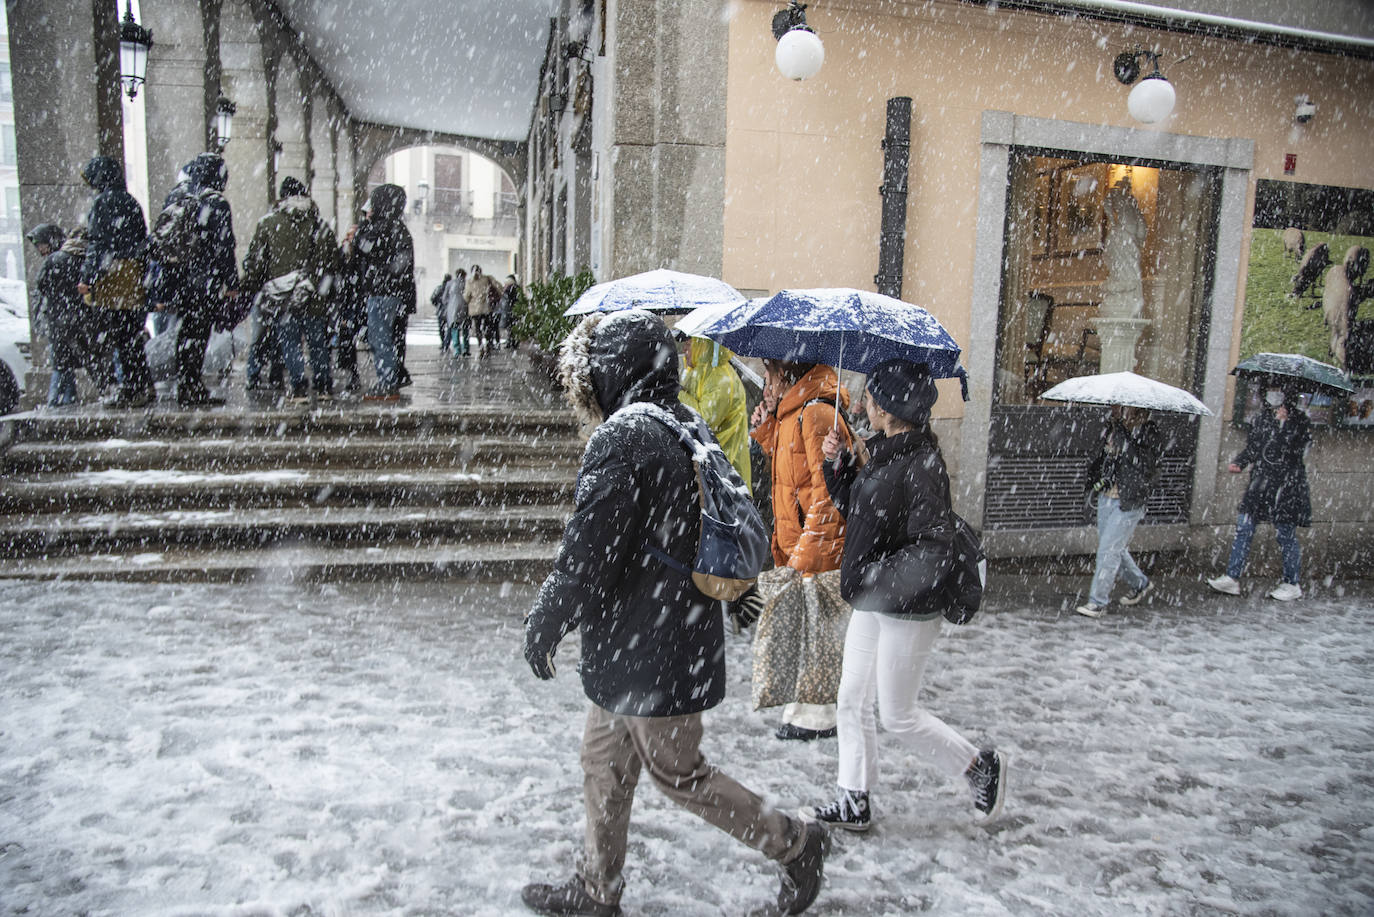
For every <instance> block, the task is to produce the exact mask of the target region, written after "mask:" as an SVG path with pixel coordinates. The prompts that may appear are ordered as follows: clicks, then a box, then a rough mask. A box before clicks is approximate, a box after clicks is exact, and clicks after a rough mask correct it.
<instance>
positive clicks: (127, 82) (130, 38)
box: [119, 0, 153, 99]
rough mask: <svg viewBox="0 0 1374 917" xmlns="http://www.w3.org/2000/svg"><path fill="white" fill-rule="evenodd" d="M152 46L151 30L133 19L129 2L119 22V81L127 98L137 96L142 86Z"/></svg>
mask: <svg viewBox="0 0 1374 917" xmlns="http://www.w3.org/2000/svg"><path fill="white" fill-rule="evenodd" d="M152 46H153V30H152V29H145V28H144V27H143V26H141V25H139V24H138V20H137V19H135V18H134V4H133V0H130V2H129V3H128V4H126V5H125V7H124V18H123V19H121V20H120V21H119V80H120V82H121V83H123V84H124V91H125V92H127V93H128V94H129V98H131V99H132V98H134V97H135V96H137V95H138V87H139V86H142V85H143V80H144V76H145V75H146V74H147V72H148V50H149V49H150V48H152Z"/></svg>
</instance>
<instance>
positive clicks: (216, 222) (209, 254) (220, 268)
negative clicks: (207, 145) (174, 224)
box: [182, 153, 239, 301]
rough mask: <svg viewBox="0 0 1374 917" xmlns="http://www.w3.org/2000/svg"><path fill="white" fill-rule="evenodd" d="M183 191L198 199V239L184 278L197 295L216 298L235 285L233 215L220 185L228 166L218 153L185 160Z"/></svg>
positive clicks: (225, 183)
mask: <svg viewBox="0 0 1374 917" xmlns="http://www.w3.org/2000/svg"><path fill="white" fill-rule="evenodd" d="M182 171H183V172H185V174H186V179H187V184H186V187H187V191H188V192H189V193H190V194H193V195H195V196H196V197H197V198H198V199H199V200H200V216H199V222H200V225H201V231H200V241H199V242H198V244H197V245H196V248H195V252H194V254H193V255H192V256H191V259H190V264H189V266H188V268H187V271H186V275H187V282H188V283H189V284H190V285H191V286H192V287H193V288H194V291H195V293H196V295H197V296H198V297H208V298H209V299H210V300H211V301H216V300H218V297H219V291H220V289H221V288H226V289H230V290H236V289H238V284H239V274H238V255H237V253H236V252H235V249H234V245H235V242H234V216H233V212H232V211H231V210H230V208H229V201H228V200H226V199H225V197H224V188H225V186H226V185H227V184H228V183H229V169H228V167H227V166H226V165H225V164H224V157H223V156H220V155H219V154H218V153H201V154H200V155H199V156H197V157H196V158H195V159H192V160H191V161H190V162H189V163H187V164H186V167H185V168H184V169H183V170H182Z"/></svg>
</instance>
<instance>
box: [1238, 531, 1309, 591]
mask: <svg viewBox="0 0 1374 917" xmlns="http://www.w3.org/2000/svg"><path fill="white" fill-rule="evenodd" d="M1274 531H1275V532H1277V533H1278V541H1279V550H1280V551H1281V552H1282V554H1283V581H1284V582H1285V583H1292V584H1293V585H1294V586H1296V585H1298V578H1299V576H1300V575H1301V573H1302V545H1300V544H1298V527H1297V526H1296V525H1281V524H1278V523H1275V525H1274ZM1254 537H1255V517H1253V516H1251V515H1250V514H1249V513H1240V514H1238V515H1237V516H1236V538H1235V540H1234V541H1232V542H1231V559H1230V561H1229V562H1228V563H1227V564H1226V575H1227V576H1229V577H1231V578H1232V579H1240V575H1241V574H1242V573H1244V572H1245V560H1246V558H1247V557H1249V556H1250V542H1251V540H1252V539H1253V538H1254Z"/></svg>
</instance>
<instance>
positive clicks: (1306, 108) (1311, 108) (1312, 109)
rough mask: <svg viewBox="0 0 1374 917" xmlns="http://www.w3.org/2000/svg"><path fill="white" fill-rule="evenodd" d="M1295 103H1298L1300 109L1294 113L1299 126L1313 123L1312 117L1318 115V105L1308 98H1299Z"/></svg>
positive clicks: (1294, 118)
mask: <svg viewBox="0 0 1374 917" xmlns="http://www.w3.org/2000/svg"><path fill="white" fill-rule="evenodd" d="M1294 101H1296V102H1297V104H1298V107H1297V109H1296V110H1295V111H1294V112H1293V120H1294V121H1296V122H1298V123H1299V124H1306V123H1307V122H1308V121H1311V120H1312V116H1313V115H1315V114H1316V113H1317V103H1316V102H1313V101H1312V100H1311V99H1309V98H1308V97H1307V96H1298V97H1297V99H1295V100H1294Z"/></svg>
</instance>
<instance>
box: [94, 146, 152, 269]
mask: <svg viewBox="0 0 1374 917" xmlns="http://www.w3.org/2000/svg"><path fill="white" fill-rule="evenodd" d="M81 177H82V178H83V179H85V180H86V184H88V185H90V186H91V187H92V188H94V189H95V200H93V201H92V202H91V209H90V211H89V212H88V213H87V214H86V259H85V262H84V263H83V264H82V266H81V281H82V282H83V283H86V284H89V285H92V286H94V285H95V282H96V281H97V280H99V279H100V278H101V277H102V276H104V274H105V272H106V271H108V270H109V269H110V266H111V265H112V264H113V263H114V262H115V261H117V260H120V259H125V258H142V257H143V250H144V243H145V241H146V240H147V237H148V223H147V221H146V220H144V218H143V208H142V207H140V206H139V205H138V201H137V200H135V199H134V196H133V195H132V194H130V193H129V192H128V191H127V190H126V189H125V187H124V167H123V166H121V165H120V164H119V163H118V162H116V161H115V160H114V159H112V158H110V157H109V156H96V157H95V158H93V159H92V160H91V161H90V162H88V163H86V167H85V168H84V169H82V170H81Z"/></svg>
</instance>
